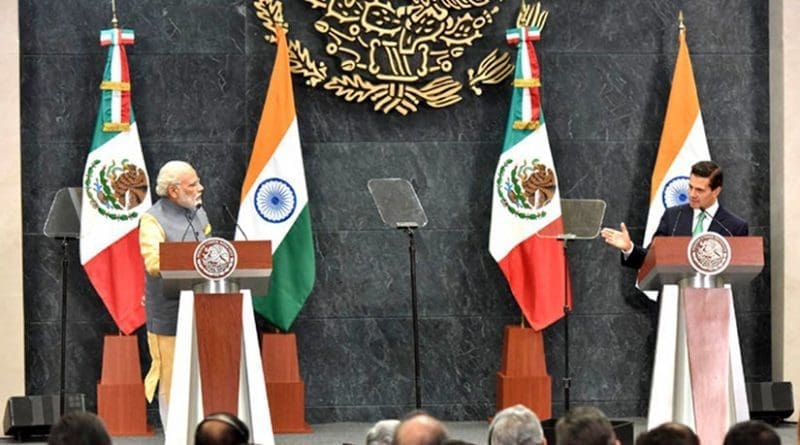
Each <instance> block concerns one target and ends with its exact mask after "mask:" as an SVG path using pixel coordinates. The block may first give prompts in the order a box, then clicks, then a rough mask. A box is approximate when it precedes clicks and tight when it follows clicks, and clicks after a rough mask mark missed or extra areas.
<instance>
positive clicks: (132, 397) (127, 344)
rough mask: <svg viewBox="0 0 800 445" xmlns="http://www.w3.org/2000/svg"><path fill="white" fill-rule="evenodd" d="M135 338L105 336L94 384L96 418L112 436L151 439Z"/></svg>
mask: <svg viewBox="0 0 800 445" xmlns="http://www.w3.org/2000/svg"><path fill="white" fill-rule="evenodd" d="M146 411H147V410H146V401H145V398H144V383H143V382H142V376H141V369H140V368H139V343H138V339H137V338H136V336H135V335H106V336H105V338H104V340H103V371H102V374H101V376H100V382H98V383H97V415H98V416H99V417H100V418H101V419H103V423H105V424H106V428H107V429H108V432H109V434H111V435H112V436H151V435H153V430H152V428H148V426H147V412H146Z"/></svg>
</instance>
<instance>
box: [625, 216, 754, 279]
mask: <svg viewBox="0 0 800 445" xmlns="http://www.w3.org/2000/svg"><path fill="white" fill-rule="evenodd" d="M693 219H694V211H693V210H692V208H691V207H690V206H689V204H684V205H681V206H675V207H670V208H668V209H666V210H664V215H662V216H661V221H659V223H658V229H656V233H655V234H654V235H653V238H655V237H657V236H692V222H693V221H692V220H693ZM708 230H709V231H710V232H717V233H719V234H720V235H722V236H747V234H748V232H749V228H748V226H747V221H745V220H743V219H742V218H739V217H738V216H736V215H734V214H733V213H731V212H729V211H727V210H725V208H724V207H722V206H720V207H719V208H718V209H717V214H716V215H714V219H712V220H711V224H710V225H709V226H708ZM648 247H649V246H648ZM646 256H647V249H645V248H644V247H641V246H637V245H636V244H634V245H633V252H631V254H630V255H628V258H627V259H625V255H624V254H623V255H622V265H623V266H627V267H633V268H636V269H638V268H639V267H641V266H642V263H644V258H645V257H646Z"/></svg>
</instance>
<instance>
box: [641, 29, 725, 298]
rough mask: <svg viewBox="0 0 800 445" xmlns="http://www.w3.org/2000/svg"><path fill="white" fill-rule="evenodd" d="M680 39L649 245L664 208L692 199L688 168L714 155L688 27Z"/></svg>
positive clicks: (652, 193) (654, 184)
mask: <svg viewBox="0 0 800 445" xmlns="http://www.w3.org/2000/svg"><path fill="white" fill-rule="evenodd" d="M678 42H679V45H678V59H677V60H676V62H675V72H674V74H673V76H672V89H671V90H670V93H669V101H668V102H667V114H666V117H665V118H664V128H663V129H662V130H661V141H660V143H659V144H658V155H657V156H656V165H655V167H654V168H653V177H652V179H651V181H650V210H649V211H648V213H647V226H646V228H645V232H644V241H643V242H642V245H643V246H649V245H650V242H651V241H652V240H653V234H654V233H655V232H656V229H658V223H659V221H660V220H661V216H662V215H663V214H664V209H666V208H667V207H672V206H676V205H681V204H686V203H688V202H689V172H690V171H691V169H692V165H693V164H695V163H696V162H699V161H706V160H710V159H711V153H710V152H709V151H708V141H707V140H706V131H705V127H704V126H703V116H702V114H701V113H700V100H699V99H698V98H697V86H696V85H695V83H694V73H693V72H692V61H691V60H690V59H689V48H688V46H687V45H686V29H685V28H681V30H680V32H679V36H678ZM645 294H646V295H647V296H648V297H649V298H650V299H652V300H655V299H656V298H657V296H658V292H645Z"/></svg>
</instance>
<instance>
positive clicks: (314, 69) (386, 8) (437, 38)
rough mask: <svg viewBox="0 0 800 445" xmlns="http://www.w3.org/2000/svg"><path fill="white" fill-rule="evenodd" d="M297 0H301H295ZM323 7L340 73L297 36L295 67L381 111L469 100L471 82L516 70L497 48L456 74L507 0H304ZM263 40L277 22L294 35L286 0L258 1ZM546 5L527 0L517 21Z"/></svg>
mask: <svg viewBox="0 0 800 445" xmlns="http://www.w3.org/2000/svg"><path fill="white" fill-rule="evenodd" d="M293 1H297V0H293ZM304 1H305V2H306V3H307V4H308V5H310V7H311V8H312V9H315V10H322V14H321V16H320V17H319V18H318V19H317V20H316V21H315V22H314V29H315V31H316V32H318V33H320V34H322V35H324V36H325V39H326V42H327V43H326V45H325V53H326V54H327V55H328V56H331V57H334V58H336V59H337V60H338V67H337V73H336V74H329V73H328V68H329V67H328V66H327V65H326V64H325V63H324V62H322V61H319V59H318V58H317V57H316V56H315V55H314V54H312V53H311V52H310V51H309V49H308V48H307V47H306V46H304V45H303V43H302V42H300V41H299V40H297V39H291V38H289V39H288V43H289V64H290V69H291V71H292V73H294V74H299V75H301V76H303V78H304V79H305V81H306V84H307V85H309V86H311V87H322V88H324V89H326V90H329V91H332V92H333V93H334V94H335V95H336V96H338V97H342V98H343V99H344V100H346V101H348V102H356V103H361V102H371V103H372V106H373V109H374V110H375V111H381V112H383V113H387V114H388V113H390V112H396V113H400V114H401V115H407V114H408V113H413V112H416V111H418V110H419V107H420V106H422V105H426V106H428V107H431V108H444V107H448V106H451V105H453V104H456V103H458V102H460V101H461V100H462V99H463V96H462V94H464V92H463V90H464V87H465V86H467V87H468V91H471V92H472V93H473V94H475V95H477V96H479V95H481V94H482V92H483V90H482V87H483V86H485V85H492V84H498V83H500V82H502V81H503V80H504V79H506V78H507V77H509V76H510V75H511V74H512V73H513V72H514V63H513V62H512V59H511V55H510V54H509V52H508V51H504V50H500V49H499V48H495V49H493V50H491V51H489V52H488V54H486V55H485V56H484V57H483V58H482V59H481V61H480V63H478V65H477V66H474V67H470V68H468V69H466V71H465V72H461V74H459V75H458V76H457V73H456V69H455V66H456V62H457V61H458V59H460V58H461V57H462V56H463V55H464V54H465V52H466V51H468V50H469V49H470V47H472V46H473V44H474V43H475V42H477V41H478V40H480V39H482V38H483V37H485V31H486V28H487V27H488V26H489V25H490V24H492V23H493V21H494V18H495V16H496V15H497V13H498V12H500V10H501V8H502V7H504V6H506V5H507V4H508V3H509V2H508V1H506V0H402V1H399V0H394V3H402V5H399V6H396V5H395V4H394V3H393V2H392V1H391V0H304ZM254 6H255V8H256V15H257V16H258V18H259V20H260V21H261V23H262V25H263V26H264V29H265V34H264V39H265V40H267V41H268V42H270V43H275V42H276V37H275V26H280V27H282V28H283V29H284V31H285V32H286V33H287V36H288V35H289V32H290V29H289V28H290V25H289V23H288V22H287V21H286V20H285V18H284V13H283V4H282V2H281V0H255V1H254ZM547 14H548V13H547V11H543V10H542V9H541V4H540V3H536V4H526V3H525V1H524V0H522V3H521V6H520V9H519V11H518V13H517V23H516V26H517V27H530V26H536V27H538V29H539V30H541V29H542V28H543V27H544V24H545V21H546V20H547Z"/></svg>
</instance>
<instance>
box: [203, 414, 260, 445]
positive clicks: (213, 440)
mask: <svg viewBox="0 0 800 445" xmlns="http://www.w3.org/2000/svg"><path fill="white" fill-rule="evenodd" d="M249 440H250V429H249V428H247V425H245V424H244V422H242V421H241V420H239V418H238V417H236V416H234V415H233V414H230V413H214V414H209V415H208V416H206V418H205V419H203V421H202V422H200V423H199V424H198V425H197V430H195V433H194V444H195V445H245V444H247V441H249Z"/></svg>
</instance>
